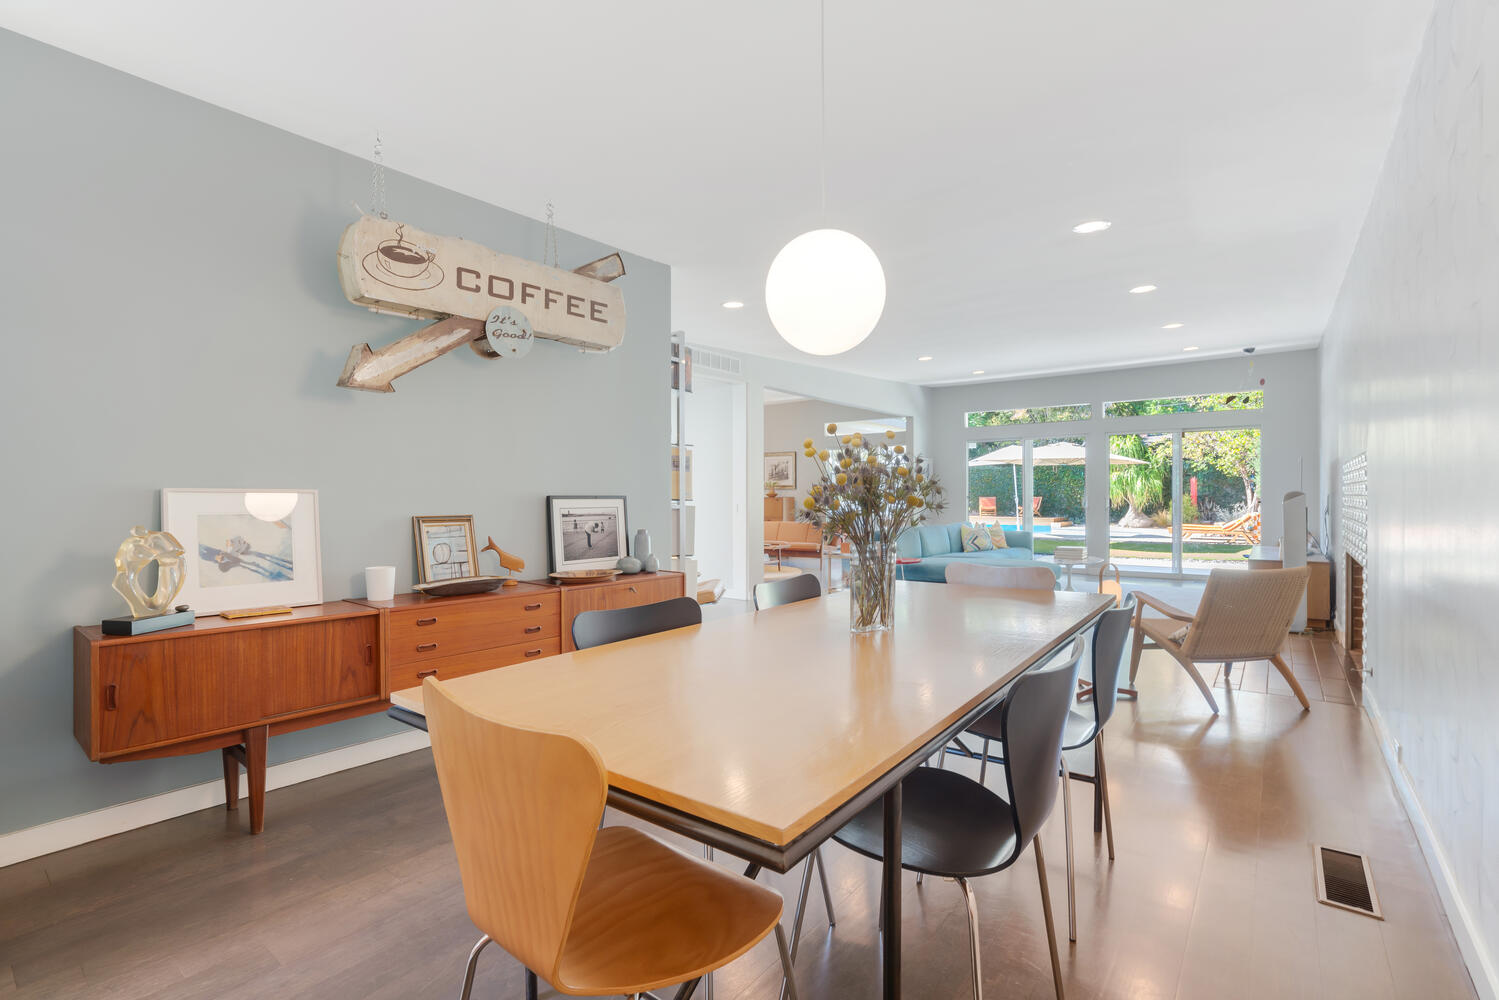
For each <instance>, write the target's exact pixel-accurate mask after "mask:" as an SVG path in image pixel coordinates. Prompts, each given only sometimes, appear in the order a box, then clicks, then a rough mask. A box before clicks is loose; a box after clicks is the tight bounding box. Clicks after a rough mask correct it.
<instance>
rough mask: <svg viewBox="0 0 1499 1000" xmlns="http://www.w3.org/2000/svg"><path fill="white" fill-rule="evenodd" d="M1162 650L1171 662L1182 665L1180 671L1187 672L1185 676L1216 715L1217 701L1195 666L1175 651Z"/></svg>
mask: <svg viewBox="0 0 1499 1000" xmlns="http://www.w3.org/2000/svg"><path fill="white" fill-rule="evenodd" d="M1163 648H1166V652H1168V653H1170V654H1171V658H1172V659H1173V660H1175V661H1176V662H1177V663H1180V664H1181V665H1182V669H1183V670H1185V671H1186V672H1187V676H1188V677H1190V678H1192V683H1194V684H1196V685H1197V690H1199V691H1201V692H1202V696H1203V697H1204V698H1206V699H1207V700H1208V707H1209V708H1211V709H1212V710H1213V714H1214V715H1217V714H1218V700H1217V699H1216V698H1214V697H1213V689H1212V688H1210V687H1208V682H1207V681H1205V680H1203V679H1202V674H1201V673H1199V672H1198V670H1197V664H1195V663H1193V662H1192V661H1191V660H1189V659H1187V657H1185V656H1184V655H1182V654H1181V653H1179V652H1177V651H1176V650H1175V649H1171V648H1169V647H1163Z"/></svg>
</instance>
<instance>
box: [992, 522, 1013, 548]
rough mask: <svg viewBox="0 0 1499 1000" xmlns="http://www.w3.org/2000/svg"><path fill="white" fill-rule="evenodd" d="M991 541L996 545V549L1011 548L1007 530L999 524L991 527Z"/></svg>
mask: <svg viewBox="0 0 1499 1000" xmlns="http://www.w3.org/2000/svg"><path fill="white" fill-rule="evenodd" d="M989 540H990V541H991V542H993V543H994V547H995V548H996V549H1007V548H1009V547H1010V541H1009V539H1007V538H1005V529H1004V528H1002V527H1000V526H999V525H997V524H993V525H990V526H989Z"/></svg>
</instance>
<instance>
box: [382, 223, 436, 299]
mask: <svg viewBox="0 0 1499 1000" xmlns="http://www.w3.org/2000/svg"><path fill="white" fill-rule="evenodd" d="M405 228H406V227H405V226H396V235H395V237H394V238H392V239H388V240H381V241H380V244H379V246H377V247H376V248H375V249H374V250H373V251H371V252H370V253H369V254H367V255H366V256H365V258H364V270H365V272H366V273H367V274H369V276H370V277H372V278H376V279H378V280H380V281H382V282H384V283H385V284H387V285H393V286H395V287H397V288H406V289H413V290H419V289H423V288H432V287H433V286H435V285H437V284H438V283H440V282H441V281H442V268H441V267H439V266H438V265H437V254H436V253H434V252H433V251H431V250H428V249H426V248H425V247H419V246H417V245H416V244H415V243H412V242H411V241H410V240H408V239H406V237H405V233H404V230H405Z"/></svg>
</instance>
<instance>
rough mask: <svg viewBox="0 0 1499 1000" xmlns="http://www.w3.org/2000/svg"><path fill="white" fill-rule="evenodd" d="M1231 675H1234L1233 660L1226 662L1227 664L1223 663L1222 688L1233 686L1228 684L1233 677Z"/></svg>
mask: <svg viewBox="0 0 1499 1000" xmlns="http://www.w3.org/2000/svg"><path fill="white" fill-rule="evenodd" d="M1233 675H1234V661H1233V660H1228V661H1227V662H1225V663H1224V664H1223V686H1224V687H1233V684H1232V683H1231V682H1230V680H1231V678H1232V677H1233Z"/></svg>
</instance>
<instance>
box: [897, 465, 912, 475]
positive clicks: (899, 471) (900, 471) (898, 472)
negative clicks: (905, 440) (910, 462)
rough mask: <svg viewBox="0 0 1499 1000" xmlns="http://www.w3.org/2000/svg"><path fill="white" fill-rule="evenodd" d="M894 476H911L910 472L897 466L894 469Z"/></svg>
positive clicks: (901, 466) (903, 467)
mask: <svg viewBox="0 0 1499 1000" xmlns="http://www.w3.org/2000/svg"><path fill="white" fill-rule="evenodd" d="M895 474H896V475H897V476H909V475H910V474H911V470H910V469H908V468H906V467H905V466H904V465H897V466H896V467H895Z"/></svg>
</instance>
